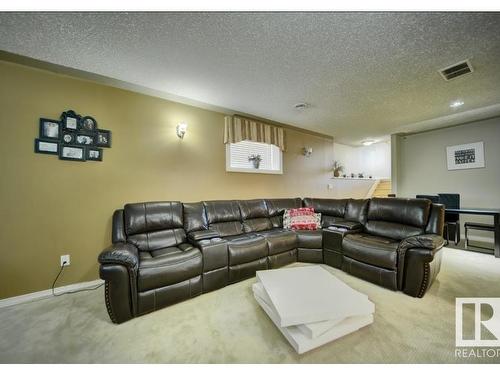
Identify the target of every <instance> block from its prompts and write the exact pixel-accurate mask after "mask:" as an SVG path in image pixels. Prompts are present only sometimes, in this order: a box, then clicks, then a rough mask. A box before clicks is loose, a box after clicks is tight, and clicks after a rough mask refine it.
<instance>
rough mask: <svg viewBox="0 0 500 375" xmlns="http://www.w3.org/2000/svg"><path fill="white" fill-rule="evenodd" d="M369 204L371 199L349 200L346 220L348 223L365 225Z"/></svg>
mask: <svg viewBox="0 0 500 375" xmlns="http://www.w3.org/2000/svg"><path fill="white" fill-rule="evenodd" d="M369 203H370V200H369V199H349V200H348V201H347V205H346V209H345V216H344V218H345V219H346V220H347V221H356V222H358V223H361V224H363V225H365V224H366V219H367V214H368V204H369Z"/></svg>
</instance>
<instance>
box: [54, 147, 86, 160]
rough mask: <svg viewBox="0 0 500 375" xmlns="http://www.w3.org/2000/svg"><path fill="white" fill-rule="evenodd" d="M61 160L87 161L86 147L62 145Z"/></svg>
mask: <svg viewBox="0 0 500 375" xmlns="http://www.w3.org/2000/svg"><path fill="white" fill-rule="evenodd" d="M59 159H61V160H76V161H85V147H81V146H73V145H71V146H66V145H62V146H61V148H60V151H59Z"/></svg>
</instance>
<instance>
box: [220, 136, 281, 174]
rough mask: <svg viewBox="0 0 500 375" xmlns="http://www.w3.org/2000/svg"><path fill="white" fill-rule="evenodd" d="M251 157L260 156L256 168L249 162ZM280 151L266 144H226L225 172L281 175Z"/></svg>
mask: <svg viewBox="0 0 500 375" xmlns="http://www.w3.org/2000/svg"><path fill="white" fill-rule="evenodd" d="M252 155H260V158H261V161H260V163H259V167H258V168H256V166H255V165H254V162H253V161H252V160H249V158H250V157H251V156H252ZM282 166H283V164H282V151H281V150H280V148H279V147H277V146H275V145H269V144H267V143H260V142H251V141H241V142H238V143H228V144H226V171H228V172H248V173H275V174H282V173H283V167H282Z"/></svg>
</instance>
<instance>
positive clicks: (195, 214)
mask: <svg viewBox="0 0 500 375" xmlns="http://www.w3.org/2000/svg"><path fill="white" fill-rule="evenodd" d="M183 208H184V229H185V230H186V232H187V233H189V232H194V231H200V230H206V229H208V222H207V216H206V214H205V206H204V205H203V202H195V203H183Z"/></svg>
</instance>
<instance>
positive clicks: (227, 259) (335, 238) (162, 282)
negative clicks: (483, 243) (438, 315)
mask: <svg viewBox="0 0 500 375" xmlns="http://www.w3.org/2000/svg"><path fill="white" fill-rule="evenodd" d="M301 206H305V207H313V208H314V209H315V212H319V213H321V214H322V221H321V223H322V225H321V226H322V228H319V229H318V230H316V231H292V230H287V229H284V228H283V213H284V210H285V209H290V208H299V207H301ZM443 225H444V208H443V207H442V206H441V205H438V204H431V202H430V201H428V200H422V199H400V198H373V199H371V200H368V199H317V198H305V199H304V200H303V201H302V200H301V199H300V198H290V199H288V198H285V199H252V200H239V201H238V200H230V201H204V202H195V203H184V204H181V203H180V202H149V203H135V204H127V205H125V207H124V209H121V210H116V211H115V213H114V214H113V228H112V242H113V245H112V246H110V247H109V248H107V249H105V250H104V251H103V252H102V253H101V254H100V255H99V262H100V264H101V266H100V276H101V278H102V279H104V280H105V281H106V288H105V292H106V293H105V299H106V306H107V309H108V313H109V315H110V317H111V320H112V321H113V322H115V323H121V322H123V321H126V320H129V319H131V318H133V317H134V316H138V315H141V314H145V313H148V312H151V311H154V310H156V309H158V308H161V307H164V306H167V305H170V304H173V303H176V302H180V301H182V300H184V299H187V298H191V297H194V296H196V295H199V294H200V293H202V292H204V293H205V292H210V291H212V290H216V289H219V288H222V287H224V286H226V285H228V284H230V283H234V282H237V281H239V280H243V279H245V278H248V277H253V276H255V272H256V271H257V270H262V269H267V268H276V267H282V266H284V265H286V264H290V263H293V262H296V261H302V262H310V263H323V262H324V263H327V264H330V265H331V266H333V267H337V268H341V269H342V270H343V271H345V272H348V273H351V274H353V275H355V276H358V277H361V278H364V279H366V280H368V281H371V282H373V283H377V284H379V285H382V286H384V287H387V288H390V289H394V290H402V291H403V292H404V293H406V294H408V295H411V296H414V297H422V296H423V295H424V294H425V292H426V290H427V289H428V288H429V287H430V285H431V284H432V281H433V280H434V278H435V277H436V275H437V273H438V272H439V267H440V264H441V252H440V249H441V248H442V246H443V243H444V240H443V238H442V233H443Z"/></svg>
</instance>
